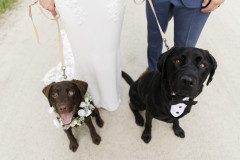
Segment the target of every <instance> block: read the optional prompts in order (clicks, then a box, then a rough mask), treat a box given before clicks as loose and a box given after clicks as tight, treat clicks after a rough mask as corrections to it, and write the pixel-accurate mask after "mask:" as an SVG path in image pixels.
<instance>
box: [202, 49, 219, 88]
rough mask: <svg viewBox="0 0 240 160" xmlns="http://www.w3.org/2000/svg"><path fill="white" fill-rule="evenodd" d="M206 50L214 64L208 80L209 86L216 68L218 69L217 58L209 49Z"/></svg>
mask: <svg viewBox="0 0 240 160" xmlns="http://www.w3.org/2000/svg"><path fill="white" fill-rule="evenodd" d="M205 52H206V54H207V55H208V58H209V61H210V63H211V65H212V69H211V71H210V75H209V78H208V81H207V86H208V85H209V83H210V82H211V81H212V79H213V75H214V74H215V70H216V69H217V61H216V60H215V58H214V57H213V56H212V55H211V54H210V53H209V52H208V51H205Z"/></svg>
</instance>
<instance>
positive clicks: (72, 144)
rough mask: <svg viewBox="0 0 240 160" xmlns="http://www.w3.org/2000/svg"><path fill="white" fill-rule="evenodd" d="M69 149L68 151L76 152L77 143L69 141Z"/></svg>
mask: <svg viewBox="0 0 240 160" xmlns="http://www.w3.org/2000/svg"><path fill="white" fill-rule="evenodd" d="M69 148H70V150H72V151H73V152H76V150H77V149H78V143H77V141H70V145H69Z"/></svg>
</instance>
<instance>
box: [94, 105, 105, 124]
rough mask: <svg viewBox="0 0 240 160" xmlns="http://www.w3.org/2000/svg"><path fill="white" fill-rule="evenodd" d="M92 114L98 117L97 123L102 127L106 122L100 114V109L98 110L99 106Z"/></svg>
mask: <svg viewBox="0 0 240 160" xmlns="http://www.w3.org/2000/svg"><path fill="white" fill-rule="evenodd" d="M92 116H93V117H96V123H97V125H98V126H99V127H101V128H102V127H103V125H104V122H103V120H102V118H101V116H100V114H99V111H98V109H97V108H95V109H94V110H93V113H92Z"/></svg>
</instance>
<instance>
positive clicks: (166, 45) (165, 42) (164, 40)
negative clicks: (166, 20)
mask: <svg viewBox="0 0 240 160" xmlns="http://www.w3.org/2000/svg"><path fill="white" fill-rule="evenodd" d="M163 42H164V44H165V47H166V48H167V50H169V46H168V44H167V39H166V38H164V39H163Z"/></svg>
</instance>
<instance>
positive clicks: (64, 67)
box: [62, 66, 67, 79]
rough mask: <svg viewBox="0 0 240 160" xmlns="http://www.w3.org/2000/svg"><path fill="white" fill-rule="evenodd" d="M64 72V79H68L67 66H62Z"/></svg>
mask: <svg viewBox="0 0 240 160" xmlns="http://www.w3.org/2000/svg"><path fill="white" fill-rule="evenodd" d="M62 72H63V78H64V79H67V75H66V66H62Z"/></svg>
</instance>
